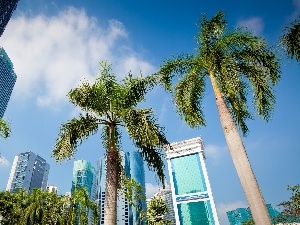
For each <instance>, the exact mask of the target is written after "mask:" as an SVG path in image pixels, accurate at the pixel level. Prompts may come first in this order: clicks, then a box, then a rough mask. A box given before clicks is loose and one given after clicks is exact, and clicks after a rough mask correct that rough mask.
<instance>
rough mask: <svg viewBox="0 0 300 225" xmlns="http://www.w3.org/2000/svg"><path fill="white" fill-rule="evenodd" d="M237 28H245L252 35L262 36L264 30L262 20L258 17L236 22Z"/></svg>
mask: <svg viewBox="0 0 300 225" xmlns="http://www.w3.org/2000/svg"><path fill="white" fill-rule="evenodd" d="M238 26H239V27H243V28H246V29H247V30H249V31H251V32H252V33H253V34H254V35H262V32H263V29H264V23H263V20H262V19H261V18H259V17H252V18H249V19H245V20H240V21H239V22H238Z"/></svg>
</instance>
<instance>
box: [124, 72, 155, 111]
mask: <svg viewBox="0 0 300 225" xmlns="http://www.w3.org/2000/svg"><path fill="white" fill-rule="evenodd" d="M156 83H157V79H156V77H155V75H150V76H146V77H144V78H143V77H142V74H141V76H140V77H136V78H133V77H132V74H131V73H129V74H128V76H126V77H125V79H124V80H123V85H122V90H123V97H122V102H123V105H122V108H130V107H134V106H136V105H137V104H138V103H140V102H143V101H144V100H145V95H146V93H147V92H148V91H149V90H151V89H152V88H153V87H154V86H155V84H156Z"/></svg>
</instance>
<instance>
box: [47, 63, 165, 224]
mask: <svg viewBox="0 0 300 225" xmlns="http://www.w3.org/2000/svg"><path fill="white" fill-rule="evenodd" d="M100 65H101V67H102V69H101V70H100V77H99V78H97V79H96V81H95V83H94V84H92V85H90V84H89V83H88V82H87V81H85V82H83V84H82V85H81V86H80V87H79V88H75V89H73V90H71V91H70V92H69V94H68V96H69V99H70V101H71V103H73V104H74V105H75V106H79V107H80V108H81V109H82V110H83V111H84V112H85V115H83V114H80V115H79V117H78V118H74V119H72V120H70V121H68V122H67V123H66V124H63V125H62V126H61V128H60V133H59V136H58V138H57V140H56V144H55V147H54V150H53V152H52V154H53V156H54V157H55V159H56V160H57V161H62V160H64V159H70V158H72V157H73V156H74V154H75V151H76V149H77V147H78V145H79V144H81V143H82V142H83V141H84V140H85V139H86V138H88V137H89V136H90V135H92V134H95V133H96V132H97V131H98V129H99V127H101V128H102V136H101V138H102V143H103V146H104V148H105V149H106V159H107V160H106V190H105V211H104V213H105V214H104V221H105V225H110V224H113V225H114V224H116V211H117V210H116V203H117V188H118V187H119V185H120V178H121V176H122V165H121V159H120V155H119V150H120V141H121V132H122V130H121V128H122V127H123V128H125V129H126V131H127V132H128V134H129V138H130V139H131V140H132V141H133V143H134V144H135V146H136V147H137V148H138V149H139V151H140V153H141V155H142V156H143V158H144V160H145V161H146V162H147V164H148V167H149V168H150V169H152V170H154V171H156V172H157V175H158V178H159V179H160V180H161V181H162V182H164V173H163V169H164V163H163V161H162V158H161V156H162V155H161V150H162V147H163V145H165V144H168V141H167V140H166V138H165V135H164V132H163V129H162V128H161V127H160V126H159V125H158V124H157V123H156V119H155V118H154V115H153V112H152V110H151V109H136V106H137V104H138V103H141V102H143V101H144V100H145V95H146V93H147V91H149V90H150V89H151V88H152V87H153V86H154V85H155V80H154V79H153V77H145V78H142V77H137V78H133V77H132V75H131V74H130V73H129V74H128V76H126V78H125V79H124V80H123V82H122V83H121V84H119V83H118V82H117V80H116V76H115V75H113V74H112V72H111V65H108V64H107V63H106V62H101V63H100Z"/></svg>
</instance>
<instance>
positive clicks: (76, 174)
mask: <svg viewBox="0 0 300 225" xmlns="http://www.w3.org/2000/svg"><path fill="white" fill-rule="evenodd" d="M95 175H96V174H95V169H94V167H93V166H92V165H91V163H90V162H88V161H86V160H77V161H74V167H73V180H72V189H71V192H72V193H73V191H74V190H75V188H77V189H78V188H82V187H84V188H86V189H87V192H88V194H89V196H90V200H91V201H95V200H96V176H95ZM89 220H90V221H89V224H90V223H91V224H92V222H93V216H92V213H89Z"/></svg>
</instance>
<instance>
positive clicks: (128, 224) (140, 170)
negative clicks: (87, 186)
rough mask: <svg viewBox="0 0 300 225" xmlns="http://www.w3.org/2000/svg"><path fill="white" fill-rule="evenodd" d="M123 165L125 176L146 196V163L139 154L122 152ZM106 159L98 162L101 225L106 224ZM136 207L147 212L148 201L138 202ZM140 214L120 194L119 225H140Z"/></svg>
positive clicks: (98, 196)
mask: <svg viewBox="0 0 300 225" xmlns="http://www.w3.org/2000/svg"><path fill="white" fill-rule="evenodd" d="M121 156H122V159H123V160H122V163H123V166H124V170H125V174H126V176H127V177H129V178H133V179H134V180H135V181H136V182H137V183H138V184H140V185H141V186H142V192H143V193H142V194H145V171H144V162H143V159H142V157H141V155H140V153H139V152H126V153H124V152H121ZM105 165H106V163H105V158H104V157H103V158H101V159H99V160H98V170H97V186H98V187H97V198H98V202H99V207H100V210H101V217H100V222H99V224H104V216H105V215H104V201H105V179H106V170H105ZM135 204H136V205H138V206H139V207H141V210H146V201H140V202H136V203H135ZM139 219H140V218H139V213H138V210H137V209H136V208H135V207H131V206H130V205H129V203H128V201H127V200H126V199H125V196H124V194H122V193H118V200H117V225H135V224H139V223H138V222H139ZM142 224H143V223H142Z"/></svg>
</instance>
